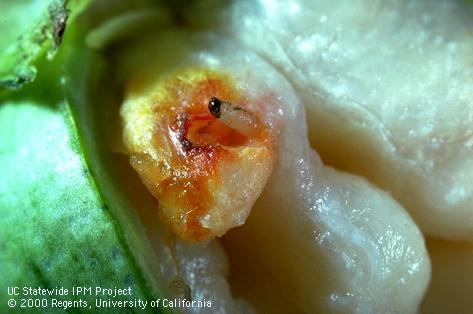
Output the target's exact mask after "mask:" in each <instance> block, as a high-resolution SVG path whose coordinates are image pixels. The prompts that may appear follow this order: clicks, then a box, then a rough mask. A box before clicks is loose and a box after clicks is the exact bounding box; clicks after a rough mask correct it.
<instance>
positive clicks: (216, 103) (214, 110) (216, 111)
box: [209, 97, 222, 119]
mask: <svg viewBox="0 0 473 314" xmlns="http://www.w3.org/2000/svg"><path fill="white" fill-rule="evenodd" d="M220 106H222V102H221V101H220V99H218V98H217V97H212V98H210V100H209V111H210V113H211V114H212V115H213V116H214V117H215V118H217V119H218V118H220Z"/></svg>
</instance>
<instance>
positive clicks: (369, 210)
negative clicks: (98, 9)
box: [119, 33, 429, 312]
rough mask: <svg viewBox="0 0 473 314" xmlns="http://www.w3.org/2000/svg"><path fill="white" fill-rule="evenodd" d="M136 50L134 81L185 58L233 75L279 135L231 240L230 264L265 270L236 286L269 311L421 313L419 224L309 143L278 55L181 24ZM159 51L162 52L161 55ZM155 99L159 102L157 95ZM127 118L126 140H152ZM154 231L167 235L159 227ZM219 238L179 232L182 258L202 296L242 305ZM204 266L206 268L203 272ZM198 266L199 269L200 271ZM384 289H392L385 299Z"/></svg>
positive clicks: (130, 65)
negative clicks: (273, 61) (269, 57)
mask: <svg viewBox="0 0 473 314" xmlns="http://www.w3.org/2000/svg"><path fill="white" fill-rule="evenodd" d="M215 43H218V45H215ZM131 51H133V52H132V53H125V54H124V55H123V56H121V57H120V58H123V62H120V64H123V68H121V69H119V73H120V75H119V77H121V78H122V79H123V80H124V81H126V78H128V77H130V76H131V74H130V73H131V72H132V71H133V69H139V71H138V72H137V73H139V74H140V75H139V76H138V77H141V78H146V77H150V76H159V75H161V74H162V73H171V74H172V73H175V72H173V71H175V68H176V67H178V68H181V69H186V68H190V69H192V68H196V67H197V66H198V68H199V69H202V68H206V69H208V70H211V71H218V72H222V73H226V74H227V75H228V77H229V78H230V81H232V82H235V89H237V90H238V91H239V92H241V93H242V94H244V95H245V97H246V98H245V102H244V103H245V104H246V105H247V107H246V108H247V109H248V111H249V112H252V113H253V114H255V115H256V116H257V117H258V118H259V120H260V121H261V122H262V123H264V124H265V125H266V126H267V127H268V128H269V133H270V137H269V140H270V141H272V140H271V138H274V139H275V140H274V143H273V144H272V145H274V152H273V154H274V159H275V161H274V170H273V174H272V176H271V178H270V179H269V180H268V181H267V183H266V187H265V188H264V192H263V193H262V194H261V195H260V196H259V198H258V200H257V201H256V203H255V205H254V208H253V212H252V213H251V214H250V216H249V218H248V219H247V220H246V222H245V224H244V225H243V226H242V227H238V228H236V230H235V231H233V232H231V233H230V234H229V235H228V236H226V237H225V240H224V241H225V249H226V250H227V252H228V253H229V256H230V262H231V263H232V265H231V267H230V272H234V273H236V274H239V269H241V268H240V267H243V270H244V271H242V274H243V275H242V276H237V279H236V280H237V281H238V280H240V279H244V278H245V275H244V273H247V274H251V273H252V272H251V271H252V270H254V269H256V270H262V272H259V271H256V272H255V273H254V274H255V275H254V277H253V278H251V280H250V281H247V282H245V283H244V284H243V285H239V284H238V282H236V283H235V285H234V286H232V288H235V289H237V290H238V289H239V288H238V287H243V288H242V289H243V290H244V293H242V295H243V296H245V297H248V298H249V299H250V301H251V302H252V303H254V304H255V306H256V307H258V309H259V310H262V311H263V312H264V310H265V308H264V306H265V304H266V306H268V309H267V310H268V311H269V310H270V311H271V312H275V311H277V310H278V308H279V309H287V310H288V311H290V310H291V309H292V311H293V310H294V309H296V310H299V311H302V312H314V311H335V312H346V311H347V310H351V311H355V312H377V311H388V310H392V311H396V310H398V311H403V312H413V311H415V310H416V309H417V305H418V303H419V302H420V298H421V297H422V294H423V291H424V289H425V286H426V284H427V282H428V278H429V261H428V257H427V255H426V252H425V248H424V244H423V238H422V236H421V235H420V233H419V231H418V230H417V227H416V226H415V224H414V223H413V222H412V221H411V220H410V218H409V216H408V215H407V214H406V213H405V212H404V210H403V209H402V208H401V207H400V206H399V205H397V203H395V202H394V201H393V200H392V199H391V198H390V197H389V196H388V195H386V194H384V193H382V192H380V191H378V190H377V189H375V188H374V187H372V186H371V185H369V184H368V183H366V182H365V181H363V180H362V179H359V178H357V177H353V176H350V175H346V174H341V173H338V172H336V171H335V170H331V169H328V168H324V167H323V166H322V163H321V162H320V160H319V158H318V156H317V155H316V153H314V152H313V151H312V150H311V149H310V148H309V143H308V141H307V139H306V136H307V129H306V126H305V116H304V111H303V108H302V104H301V102H300V100H299V98H298V97H297V96H296V94H295V93H294V90H293V88H292V86H291V85H290V84H289V83H288V82H287V81H286V79H285V78H284V77H283V76H281V75H280V74H279V73H278V72H277V71H276V70H275V69H274V68H273V67H272V66H271V65H269V64H267V63H266V62H265V61H263V60H262V59H261V58H259V57H258V56H256V55H255V54H253V53H251V52H249V51H247V50H244V49H241V48H238V47H237V46H236V45H234V44H233V43H230V42H228V41H226V40H224V39H222V38H221V37H218V36H211V35H183V34H178V33H171V34H167V35H162V36H157V37H152V38H146V39H144V40H143V42H141V43H137V45H136V46H135V47H133V48H132V50H131ZM160 51H162V54H158V52H160ZM146 55H148V56H150V55H151V56H152V58H150V57H145V56H146ZM130 71H131V72H130ZM199 71H200V70H199ZM199 73H200V72H199ZM203 73H207V72H203ZM135 82H136V81H135ZM138 82H149V81H148V79H144V80H142V81H140V80H138ZM185 82H187V81H185ZM152 86H154V85H152V84H151V85H148V84H143V85H142V86H140V88H141V89H142V90H143V91H145V95H147V94H148V91H149V90H150V89H152ZM184 95H185V94H184ZM133 97H134V99H135V100H136V101H137V102H136V103H135V104H134V105H133V106H131V107H133V108H134V109H133V110H132V111H133V112H135V111H134V110H137V109H139V108H140V107H139V106H136V104H138V103H139V102H141V101H144V102H145V103H147V100H149V99H148V97H144V98H143V99H141V100H140V96H139V95H138V94H136V93H135V94H134V96H133ZM150 99H154V100H159V97H156V98H150ZM254 99H264V100H265V101H264V102H258V101H252V100H254ZM180 101H181V100H180ZM182 101H184V102H185V98H184V99H183V100H182ZM131 107H130V108H131ZM124 108H125V109H124V110H123V111H122V116H123V115H126V114H127V113H126V108H127V106H125V107H124ZM141 108H145V112H147V111H146V110H148V109H149V108H148V107H147V106H146V105H142V106H141ZM127 121H129V122H130V124H129V125H128V127H135V128H136V129H137V130H139V132H138V133H137V134H138V135H140V136H138V137H137V138H133V137H130V136H129V135H130V134H128V136H127V137H125V140H128V141H130V143H131V144H132V145H131V146H130V145H129V146H128V147H134V146H133V145H137V146H136V147H139V148H140V147H142V144H140V141H141V139H144V140H146V136H142V135H143V134H144V133H146V132H148V131H147V129H146V127H145V128H143V129H141V128H139V125H140V123H139V121H138V120H127ZM145 125H147V126H148V125H149V124H148V123H145ZM140 132H142V133H140ZM143 132H144V133H143ZM130 143H129V144H130ZM256 144H257V143H256ZM145 146H146V145H145ZM250 146H251V145H250ZM160 149H165V147H164V148H163V147H160ZM153 152H154V151H153V150H150V152H149V153H150V154H151V155H152V154H153ZM236 164H237V165H238V163H236ZM272 168H273V167H272ZM135 169H136V168H135ZM251 169H254V168H252V167H249V168H247V167H245V166H244V165H242V166H241V167H236V168H232V169H230V172H233V171H236V172H237V171H244V172H245V171H246V172H247V177H251V176H253V175H254V173H255V172H256V171H251ZM148 170H149V169H148ZM224 172H226V171H224ZM224 172H222V173H224ZM151 174H152V173H151ZM224 174H225V175H226V173H224ZM240 177H241V176H238V178H240ZM238 178H237V179H232V176H229V177H227V179H225V180H228V181H226V182H227V183H228V184H226V185H225V186H228V187H232V188H233V190H234V191H235V193H237V192H239V191H242V190H244V191H247V190H248V191H251V192H252V193H255V192H257V191H256V189H253V190H251V188H252V186H251V185H249V186H247V185H246V183H245V182H247V181H246V179H245V180H241V179H238ZM142 179H143V176H142ZM158 184H159V182H158ZM147 186H148V187H149V186H150V184H149V182H148V183H147ZM226 192H228V193H224V194H223V195H218V198H217V199H219V200H220V201H221V202H227V201H228V202H230V203H231V202H233V201H234V200H235V195H232V194H231V193H230V192H231V190H227V191H226ZM257 194H258V195H259V193H257ZM237 195H238V193H237ZM248 200H249V201H251V199H247V201H248ZM159 201H161V199H159ZM227 214H228V213H227ZM237 214H238V212H237ZM156 216H157V215H156ZM156 216H155V217H156ZM156 218H157V217H156ZM156 218H155V219H156ZM245 218H246V216H245V217H243V219H242V221H245ZM205 219H206V218H205V217H203V220H202V221H203V222H205V221H206V220H205ZM155 239H156V241H159V240H158V239H160V237H159V236H156V238H155ZM212 243H213V242H209V243H207V244H197V245H195V246H189V244H184V243H180V242H178V244H177V246H176V247H177V250H176V252H177V254H175V256H176V257H177V262H178V263H179V264H181V265H180V269H181V276H182V278H184V281H185V283H186V285H188V286H189V289H190V293H191V294H192V293H198V291H202V292H203V293H204V295H214V297H215V298H219V300H222V301H221V303H219V304H222V307H219V308H222V309H223V308H225V309H226V311H232V310H233V306H242V305H238V304H240V303H239V301H232V299H231V297H230V295H229V294H228V290H227V289H228V285H227V283H226V281H225V279H224V277H225V274H226V268H225V265H224V264H225V260H224V259H223V257H222V254H221V252H219V248H218V245H215V246H214V244H212ZM186 254H188V255H186ZM206 256H208V258H207V257H206ZM181 262H182V263H181ZM168 263H169V261H168ZM219 265H223V266H221V267H220V266H219ZM246 266H248V268H245V267H246ZM201 267H205V269H206V270H205V271H201V269H202V268H201ZM247 269H248V272H246V270H247ZM265 272H270V274H271V275H270V276H269V278H268V281H265V278H263V277H261V276H260V274H264V273H265ZM194 276H201V277H200V279H199V280H196V278H194ZM246 278H247V277H246ZM209 282H214V283H215V284H210V285H209V284H208V283H209ZM260 284H263V285H265V284H268V285H269V287H268V290H266V291H264V290H263V289H259V290H260V291H259V292H257V293H256V294H254V295H259V296H260V297H261V298H258V299H255V300H253V299H252V294H251V293H249V294H248V292H249V291H252V289H253V288H257V287H261V286H259V285H260ZM222 287H223V288H222ZM183 290H185V289H183ZM386 291H389V296H390V297H389V299H386V298H384V294H385V293H386ZM264 292H267V293H269V297H268V294H266V295H264ZM272 292H274V294H273V293H272ZM277 295H279V296H280V297H281V298H279V300H280V301H281V302H282V303H272V302H274V301H272V302H271V301H270V302H265V298H266V297H268V298H269V299H274V296H277ZM229 297H230V299H228V298H229ZM218 302H220V301H218ZM234 302H235V303H234ZM279 306H281V307H279ZM260 307H261V308H260Z"/></svg>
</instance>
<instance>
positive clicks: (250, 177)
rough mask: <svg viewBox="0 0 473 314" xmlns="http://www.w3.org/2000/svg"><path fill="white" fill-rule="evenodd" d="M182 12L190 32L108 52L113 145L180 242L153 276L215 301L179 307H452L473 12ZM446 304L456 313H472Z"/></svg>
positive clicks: (466, 195) (469, 211) (461, 251)
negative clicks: (114, 102)
mask: <svg viewBox="0 0 473 314" xmlns="http://www.w3.org/2000/svg"><path fill="white" fill-rule="evenodd" d="M187 10H188V11H187V13H186V12H184V14H183V19H184V20H185V21H186V23H188V24H189V25H192V26H193V28H192V29H194V31H188V30H187V31H186V30H184V31H183V30H167V31H161V32H158V33H157V34H150V35H148V36H145V37H143V38H141V39H140V40H139V41H136V42H135V43H134V45H133V46H130V47H128V48H127V49H126V51H123V52H120V53H119V54H118V56H119V57H118V59H119V60H120V64H121V66H120V70H119V71H118V76H119V79H120V80H121V81H123V82H124V84H125V86H126V92H125V96H124V102H123V103H122V106H121V109H120V115H121V118H122V121H123V126H124V127H123V142H124V148H123V151H124V152H125V153H126V154H127V155H128V156H129V157H130V164H131V166H132V167H133V168H134V169H135V170H136V172H137V173H138V175H139V176H140V178H141V179H142V181H143V182H144V184H145V186H146V188H147V189H148V190H149V191H150V193H151V194H152V195H153V196H154V197H155V198H156V199H158V201H159V204H158V207H159V208H157V210H158V211H159V213H160V218H161V220H162V222H163V223H164V224H165V225H167V226H168V227H167V228H169V229H170V230H171V231H172V232H173V233H174V234H175V235H176V236H177V239H176V240H175V245H173V246H172V248H171V249H159V250H160V253H159V254H161V256H162V262H161V268H162V269H161V270H160V271H161V273H162V274H167V276H168V277H169V274H174V275H176V276H177V277H178V278H181V279H182V286H183V287H185V289H184V288H183V289H181V292H182V293H184V292H185V291H184V290H186V289H188V291H187V293H188V295H189V297H191V298H192V299H193V300H203V299H210V300H212V302H214V304H215V306H216V307H215V308H210V309H198V310H197V309H186V311H188V312H195V313H201V312H205V311H208V312H209V313H211V312H212V313H213V312H215V311H217V312H219V313H242V312H243V313H251V312H256V313H258V312H261V313H289V312H293V313H416V312H417V311H419V310H420V309H421V306H422V309H425V310H427V311H428V310H436V309H437V308H441V309H444V310H445V311H448V309H452V308H454V307H448V306H447V307H445V306H444V307H442V306H441V304H443V303H442V300H444V298H446V297H447V296H448V295H449V293H450V292H449V291H456V290H450V289H449V287H454V286H456V281H453V280H459V281H461V284H462V285H465V286H466V287H468V286H470V287H471V286H472V285H473V279H472V278H473V277H472V276H471V272H472V270H471V269H472V268H471V267H472V266H470V264H468V263H466V262H461V260H462V259H465V260H469V261H471V260H473V259H472V256H473V246H472V245H471V241H473V184H472V182H473V87H472V86H473V63H472V61H473V57H472V56H473V36H472V29H473V14H472V11H471V10H470V9H469V8H468V7H467V6H466V5H464V4H463V3H461V2H455V1H437V2H435V3H432V2H430V1H427V0H425V1H424V0H422V1H368V0H362V1H356V2H354V1H323V0H317V1H302V0H298V1H297V0H293V1H264V0H261V1H256V0H255V1H238V2H235V3H233V4H228V5H222V4H219V3H216V2H213V1H197V2H196V3H194V4H193V5H191V6H189V7H188V8H187ZM149 56H152V57H149ZM199 84H200V85H199ZM176 86H177V87H176ZM196 86H200V87H196ZM202 86H203V87H202ZM189 95H191V96H189ZM212 97H215V99H213V98H212ZM212 99H213V100H212ZM163 104H164V105H163ZM215 104H218V106H217V105H215ZM207 105H208V106H209V107H208V108H209V109H213V110H214V112H212V113H211V114H210V113H209V112H208V110H209V109H207ZM211 105H215V106H216V107H215V108H211ZM193 125H194V126H195V125H198V127H193ZM218 128H220V131H218V130H217V129H218ZM222 129H224V130H226V131H225V132H223V133H221V134H220V133H218V132H222V131H221V130H222ZM216 130H217V131H216ZM193 132H194V133H193ZM214 132H217V133H218V134H219V135H218V136H216V135H215V133H214ZM222 134H223V135H222ZM209 147H210V148H209ZM216 147H217V148H216ZM209 149H211V150H209ZM209 156H210V157H209ZM215 156H219V157H215ZM221 156H223V157H221ZM203 165H204V166H205V167H210V168H209V169H210V170H202V169H204V168H205V167H204V166H203ZM205 169H207V168H205ZM186 180H187V181H186ZM188 182H190V183H188ZM187 183H188V184H187ZM196 186H198V188H196ZM196 195H198V196H199V197H197V198H196ZM196 204H197V205H196ZM160 228H161V227H160ZM163 230H164V227H162V230H161V231H159V232H157V234H161V235H162V233H163V232H164V231H163ZM426 237H428V240H426ZM434 237H435V238H436V239H434ZM156 238H159V237H158V236H156ZM440 239H443V240H440ZM163 241H164V240H163ZM453 241H461V242H459V243H461V244H453ZM157 242H159V241H157ZM161 242H162V241H161ZM161 242H160V243H161ZM161 244H162V243H161ZM161 244H160V245H161ZM156 246H157V247H158V246H159V245H156ZM157 250H158V249H157ZM444 252H449V254H451V255H452V256H454V257H455V258H452V260H451V261H449V260H448V259H447V258H446V257H445V256H446V255H445V253H444ZM176 260H177V261H178V263H177V264H178V266H177V267H176ZM431 262H432V263H433V274H432V276H431ZM437 265H441V267H440V266H439V267H437ZM450 269H455V270H456V271H457V272H459V274H465V275H464V276H461V275H458V274H457V275H456V277H455V276H451V277H450V276H448V274H449V273H451V272H449V270H450ZM468 274H470V276H469V277H468ZM171 277H172V276H171ZM171 277H169V279H170V280H171V279H172V278H171ZM439 278H440V279H439ZM442 278H443V279H442ZM442 283H443V285H442ZM183 291H184V292H183ZM426 293H427V296H426ZM456 297H457V299H458V300H459V301H458V302H456V304H455V305H452V306H457V307H456V309H457V310H459V311H462V309H463V310H464V309H465V307H468V305H471V304H472V303H471V302H472V301H471V300H469V299H468V296H467V293H463V294H462V293H460V292H459V293H457V294H456ZM423 300H424V301H423ZM444 302H448V300H444ZM437 306H438V307H437Z"/></svg>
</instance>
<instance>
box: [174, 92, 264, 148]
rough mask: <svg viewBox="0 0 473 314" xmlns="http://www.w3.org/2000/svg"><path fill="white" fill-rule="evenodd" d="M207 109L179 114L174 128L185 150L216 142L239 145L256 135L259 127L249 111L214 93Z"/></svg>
mask: <svg viewBox="0 0 473 314" xmlns="http://www.w3.org/2000/svg"><path fill="white" fill-rule="evenodd" d="M208 109H209V112H208V113H194V114H191V113H188V112H180V113H178V114H177V117H176V120H175V123H174V125H173V126H172V127H171V129H172V130H173V131H174V133H175V136H176V138H177V141H178V143H179V144H180V147H181V149H182V152H183V153H189V152H191V151H196V150H201V149H205V148H208V149H209V148H211V147H212V146H213V145H216V144H220V145H224V146H238V145H242V144H244V143H245V142H246V141H248V139H249V138H251V137H253V136H255V135H256V134H257V132H258V131H259V129H260V126H259V122H258V119H257V117H256V116H255V115H254V114H252V113H251V112H250V111H248V110H245V109H243V108H241V107H238V106H236V105H233V104H232V103H230V102H228V101H223V100H220V99H218V98H217V97H211V98H210V99H209V102H208Z"/></svg>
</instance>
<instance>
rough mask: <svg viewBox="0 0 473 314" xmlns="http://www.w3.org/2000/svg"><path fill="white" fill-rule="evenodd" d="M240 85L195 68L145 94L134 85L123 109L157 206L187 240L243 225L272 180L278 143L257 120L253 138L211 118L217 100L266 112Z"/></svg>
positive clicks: (134, 153) (132, 151) (131, 149)
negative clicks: (272, 169) (243, 93)
mask: <svg viewBox="0 0 473 314" xmlns="http://www.w3.org/2000/svg"><path fill="white" fill-rule="evenodd" d="M234 86H236V85H235V82H234V81H233V80H232V78H231V77H230V76H228V75H225V74H223V73H218V72H215V71H209V70H202V69H190V70H187V71H180V72H176V73H173V74H172V75H170V76H165V77H164V76H163V77H158V78H157V79H155V80H153V81H150V82H146V86H145V87H144V85H143V80H142V81H140V82H139V83H136V81H135V82H133V81H132V82H131V83H130V84H129V85H128V89H127V94H126V97H125V101H124V103H123V105H122V108H121V116H122V119H123V122H124V133H123V135H124V144H125V146H126V149H127V152H128V154H129V155H130V163H131V165H132V167H133V168H134V169H135V170H136V171H137V172H138V174H139V176H140V178H141V179H142V181H143V182H144V184H145V185H146V187H147V188H148V190H149V191H150V192H151V194H152V195H153V196H154V197H155V198H156V199H158V201H159V215H160V217H161V219H162V220H163V221H164V222H165V223H166V224H168V225H169V226H170V228H171V229H172V230H173V232H174V233H175V234H177V235H178V236H180V237H181V238H183V239H185V240H188V241H193V242H199V241H205V240H208V239H211V238H213V237H215V236H221V235H223V234H224V233H225V232H226V231H227V230H228V229H230V228H232V227H235V226H238V225H241V224H243V223H244V221H245V219H246V217H247V216H248V214H249V212H250V210H251V207H252V206H253V203H254V201H255V200H256V198H257V197H258V195H259V194H260V193H261V191H262V189H263V187H264V185H265V183H266V180H267V178H268V177H269V175H270V173H271V168H272V163H273V155H274V152H273V151H274V145H275V141H274V139H273V138H272V137H273V135H272V133H271V132H270V130H269V127H268V126H266V125H265V124H264V123H263V122H262V121H263V120H262V119H260V117H258V116H257V114H256V113H255V115H254V121H256V122H255V123H256V127H257V132H254V133H252V135H251V136H248V135H244V134H243V133H245V132H240V131H239V130H238V129H235V128H232V127H230V126H228V125H227V124H225V123H224V122H222V121H220V120H219V119H217V118H216V117H215V116H214V115H212V114H211V113H210V112H209V109H208V103H209V99H211V98H212V97H218V98H219V99H225V100H226V101H231V103H233V104H238V106H239V108H242V109H244V110H246V109H245V108H247V107H248V105H249V102H251V105H252V106H265V105H266V104H265V103H263V100H258V99H247V98H246V97H245V95H242V94H241V92H239V91H238V90H237V89H236V88H235V87H234ZM260 101H261V103H260ZM248 112H249V114H252V113H251V111H250V110H248Z"/></svg>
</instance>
